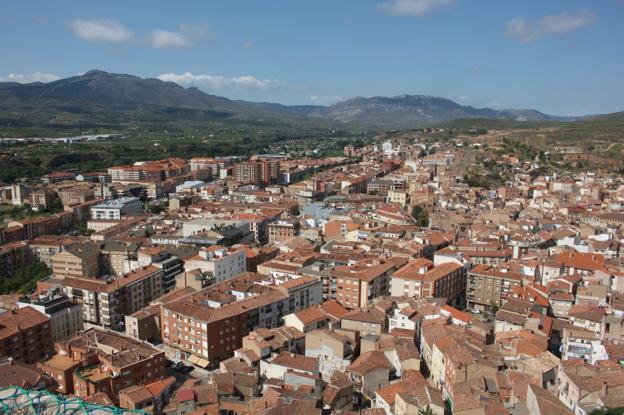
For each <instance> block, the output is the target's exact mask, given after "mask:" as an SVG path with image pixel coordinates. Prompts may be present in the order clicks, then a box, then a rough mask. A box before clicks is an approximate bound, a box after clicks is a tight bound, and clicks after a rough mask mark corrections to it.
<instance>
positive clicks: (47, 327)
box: [0, 307, 54, 363]
mask: <svg viewBox="0 0 624 415" xmlns="http://www.w3.org/2000/svg"><path fill="white" fill-rule="evenodd" d="M53 350H54V343H53V341H52V325H51V324H50V319H49V318H48V317H47V316H46V315H45V314H43V313H40V312H39V311H37V310H35V309H34V308H32V307H24V308H18V309H15V310H10V311H5V312H4V313H0V358H1V357H11V358H13V359H14V360H17V361H18V362H22V363H35V362H37V361H39V360H41V359H43V358H45V357H47V356H49V355H50V354H52V352H53Z"/></svg>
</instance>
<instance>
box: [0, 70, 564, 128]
mask: <svg viewBox="0 0 624 415" xmlns="http://www.w3.org/2000/svg"><path fill="white" fill-rule="evenodd" d="M460 119H461V120H465V119H475V120H476V119H487V120H508V121H511V122H513V123H530V122H545V121H553V120H561V118H559V117H553V116H549V115H546V114H543V113H541V112H539V111H536V110H514V109H507V110H496V109H491V108H474V107H471V106H464V105H460V104H458V103H456V102H454V101H451V100H449V99H446V98H439V97H433V96H427V95H400V96H396V97H371V98H361V97H357V98H352V99H348V100H346V101H343V102H339V103H336V104H333V105H331V106H328V107H324V106H318V105H292V106H289V105H281V104H274V103H256V102H248V101H242V100H230V99H228V98H225V97H220V96H216V95H210V94H206V93H204V92H202V91H200V90H199V89H197V88H194V87H190V88H184V87H182V86H180V85H178V84H175V83H173V82H164V81H161V80H158V79H153V78H140V77H137V76H133V75H125V74H112V73H107V72H104V71H98V70H93V71H89V72H87V73H85V74H83V75H79V76H73V77H70V78H66V79H60V80H58V81H54V82H49V83H31V84H18V83H0V127H1V128H2V130H3V133H4V134H5V136H6V135H7V134H8V135H43V134H55V133H58V134H61V133H67V132H72V131H73V132H82V131H92V132H95V131H110V130H117V131H119V130H123V131H128V130H146V131H150V130H152V129H154V128H158V129H161V130H167V131H175V132H176V133H180V134H186V133H187V132H188V131H189V130H192V131H197V130H207V129H213V128H215V127H216V128H228V127H230V128H239V127H241V126H244V127H245V128H246V127H250V128H256V127H258V128H262V129H267V128H269V129H271V128H281V129H292V128H296V129H301V128H304V129H310V128H312V129H319V128H329V127H333V128H350V129H377V130H384V129H404V128H414V127H423V126H431V125H435V124H439V123H444V122H450V121H454V120H460Z"/></svg>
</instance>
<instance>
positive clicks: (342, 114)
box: [311, 95, 558, 126]
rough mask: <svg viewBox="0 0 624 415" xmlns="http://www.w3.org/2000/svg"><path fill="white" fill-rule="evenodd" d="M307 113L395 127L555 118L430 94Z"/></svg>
mask: <svg viewBox="0 0 624 415" xmlns="http://www.w3.org/2000/svg"><path fill="white" fill-rule="evenodd" d="M311 115H312V116H316V117H321V118H329V119H332V120H335V121H341V122H348V123H356V124H365V125H395V126H409V125H411V124H414V123H418V124H422V125H431V124H437V123H440V122H445V121H450V120H455V119H465V118H489V119H510V120H516V121H546V120H553V119H557V118H558V117H553V116H550V115H546V114H544V113H541V112H539V111H536V110H530V109H529V110H515V109H506V110H496V109H491V108H474V107H471V106H465V105H460V104H458V103H456V102H454V101H452V100H450V99H446V98H440V97H434V96H430V95H399V96H395V97H379V96H377V97H370V98H363V97H356V98H351V99H348V100H346V101H342V102H338V103H336V104H333V105H331V106H329V107H326V108H325V109H322V110H319V111H316V112H314V113H312V114H311Z"/></svg>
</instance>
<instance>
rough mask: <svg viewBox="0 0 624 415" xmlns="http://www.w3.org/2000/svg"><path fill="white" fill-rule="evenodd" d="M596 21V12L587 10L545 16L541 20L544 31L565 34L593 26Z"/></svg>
mask: <svg viewBox="0 0 624 415" xmlns="http://www.w3.org/2000/svg"><path fill="white" fill-rule="evenodd" d="M595 21H596V14H595V13H594V12H591V11H588V10H585V11H582V12H579V13H575V14H555V15H550V16H544V17H543V18H542V19H541V20H540V27H541V29H542V31H543V32H544V33H554V34H565V33H569V32H573V31H575V30H578V29H581V28H583V27H588V26H591V25H593V24H594V22H595Z"/></svg>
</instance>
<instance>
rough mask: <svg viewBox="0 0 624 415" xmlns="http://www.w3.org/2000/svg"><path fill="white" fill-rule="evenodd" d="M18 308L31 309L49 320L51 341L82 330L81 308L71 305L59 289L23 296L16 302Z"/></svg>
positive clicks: (74, 304) (77, 305) (75, 304)
mask: <svg viewBox="0 0 624 415" xmlns="http://www.w3.org/2000/svg"><path fill="white" fill-rule="evenodd" d="M17 306H18V307H19V308H24V307H32V308H34V309H35V310H37V311H38V312H40V313H41V314H44V315H45V316H47V317H48V318H49V319H50V326H51V327H52V340H53V341H55V342H56V341H59V340H62V339H65V338H67V337H69V336H73V335H74V334H75V333H76V332H77V331H80V330H82V327H83V324H82V308H81V307H80V305H79V304H77V303H73V302H71V301H70V300H69V298H68V297H67V296H66V295H64V294H62V293H61V290H59V289H50V290H48V291H46V292H44V293H40V294H33V295H32V296H30V297H29V296H23V297H21V298H20V299H19V301H18V302H17Z"/></svg>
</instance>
